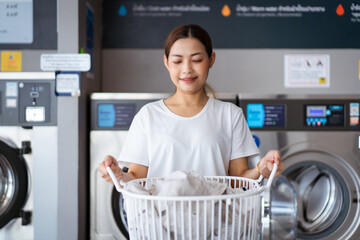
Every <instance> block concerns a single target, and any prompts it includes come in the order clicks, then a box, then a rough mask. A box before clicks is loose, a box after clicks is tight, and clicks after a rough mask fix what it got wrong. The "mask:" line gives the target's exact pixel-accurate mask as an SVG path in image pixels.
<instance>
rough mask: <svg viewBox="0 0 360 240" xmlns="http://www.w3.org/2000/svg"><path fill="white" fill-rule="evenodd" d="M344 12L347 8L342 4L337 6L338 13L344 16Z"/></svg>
mask: <svg viewBox="0 0 360 240" xmlns="http://www.w3.org/2000/svg"><path fill="white" fill-rule="evenodd" d="M344 13H345V10H344V8H343V6H342V5H341V4H339V6H338V7H337V8H336V14H337V15H339V16H342V15H344Z"/></svg>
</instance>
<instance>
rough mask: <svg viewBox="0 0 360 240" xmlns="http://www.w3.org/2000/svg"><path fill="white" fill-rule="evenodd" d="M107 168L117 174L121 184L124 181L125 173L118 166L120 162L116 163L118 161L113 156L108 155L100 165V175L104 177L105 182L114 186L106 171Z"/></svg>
mask: <svg viewBox="0 0 360 240" xmlns="http://www.w3.org/2000/svg"><path fill="white" fill-rule="evenodd" d="M107 167H110V168H111V170H112V171H113V172H114V174H115V177H116V179H117V180H118V181H119V182H120V180H122V179H123V177H124V172H123V171H122V170H121V168H120V167H119V165H118V162H117V161H116V159H115V158H114V157H113V156H110V155H107V156H106V157H105V158H104V161H103V162H102V163H101V164H100V165H99V167H98V170H99V173H100V177H102V178H103V179H104V180H105V181H107V182H109V183H112V184H114V183H113V181H112V180H111V177H110V175H109V174H108V172H107V171H106V168H107Z"/></svg>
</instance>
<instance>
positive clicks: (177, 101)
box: [164, 91, 209, 117]
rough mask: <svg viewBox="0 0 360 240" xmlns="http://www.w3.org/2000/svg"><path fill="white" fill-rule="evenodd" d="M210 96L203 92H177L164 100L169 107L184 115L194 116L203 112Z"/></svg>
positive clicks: (172, 110) (174, 111)
mask: <svg viewBox="0 0 360 240" xmlns="http://www.w3.org/2000/svg"><path fill="white" fill-rule="evenodd" d="M208 99H209V97H208V96H207V95H206V94H205V92H204V91H203V92H202V93H201V92H200V93H194V94H188V93H181V92H175V94H174V95H172V96H171V97H169V98H168V99H165V100H164V104H165V105H166V106H167V108H168V109H169V110H170V111H171V112H173V113H175V114H177V115H179V116H182V117H192V116H195V115H196V114H198V113H199V112H201V110H202V109H203V108H204V107H205V105H206V103H207V101H208Z"/></svg>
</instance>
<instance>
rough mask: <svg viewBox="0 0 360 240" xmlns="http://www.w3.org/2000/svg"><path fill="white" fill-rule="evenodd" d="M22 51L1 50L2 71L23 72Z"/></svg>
mask: <svg viewBox="0 0 360 240" xmlns="http://www.w3.org/2000/svg"><path fill="white" fill-rule="evenodd" d="M21 66H22V52H19V51H17V52H14V51H2V52H1V71H2V72H21Z"/></svg>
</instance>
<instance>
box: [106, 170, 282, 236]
mask: <svg viewBox="0 0 360 240" xmlns="http://www.w3.org/2000/svg"><path fill="white" fill-rule="evenodd" d="M276 170H277V165H276V164H274V168H273V170H272V173H271V175H270V177H269V180H268V182H267V184H266V186H261V185H260V183H261V181H262V179H263V177H262V176H260V178H259V179H257V180H254V179H248V178H241V177H228V176H217V177H205V179H206V180H207V181H217V182H220V183H226V184H227V185H228V186H229V187H232V186H235V188H240V187H241V188H242V187H245V188H246V189H248V191H245V192H243V193H239V194H233V195H213V196H177V197H164V196H153V195H152V196H151V195H141V194H135V193H132V192H129V191H127V190H126V189H123V188H121V186H120V184H119V182H118V181H117V180H116V177H115V175H114V173H113V172H112V170H111V169H110V167H108V168H107V171H108V172H109V175H110V176H111V178H112V180H113V182H114V185H115V187H116V189H117V191H119V192H121V193H122V194H123V197H124V202H125V211H126V213H127V220H128V230H129V235H130V239H132V240H133V239H144V240H145V239H154V240H162V239H169V240H170V239H175V240H177V239H182V240H188V239H198V240H199V239H249V240H250V239H251V240H253V239H258V238H259V234H260V230H261V214H260V211H261V193H262V192H263V191H264V190H265V189H266V188H270V186H271V183H272V180H273V178H274V176H275V173H276ZM158 179H160V178H144V179H136V180H133V181H136V182H138V183H139V184H142V185H143V186H144V187H145V188H146V187H149V186H151V185H152V184H153V183H155V182H156V181H157V180H158ZM232 188H234V187H232Z"/></svg>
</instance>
